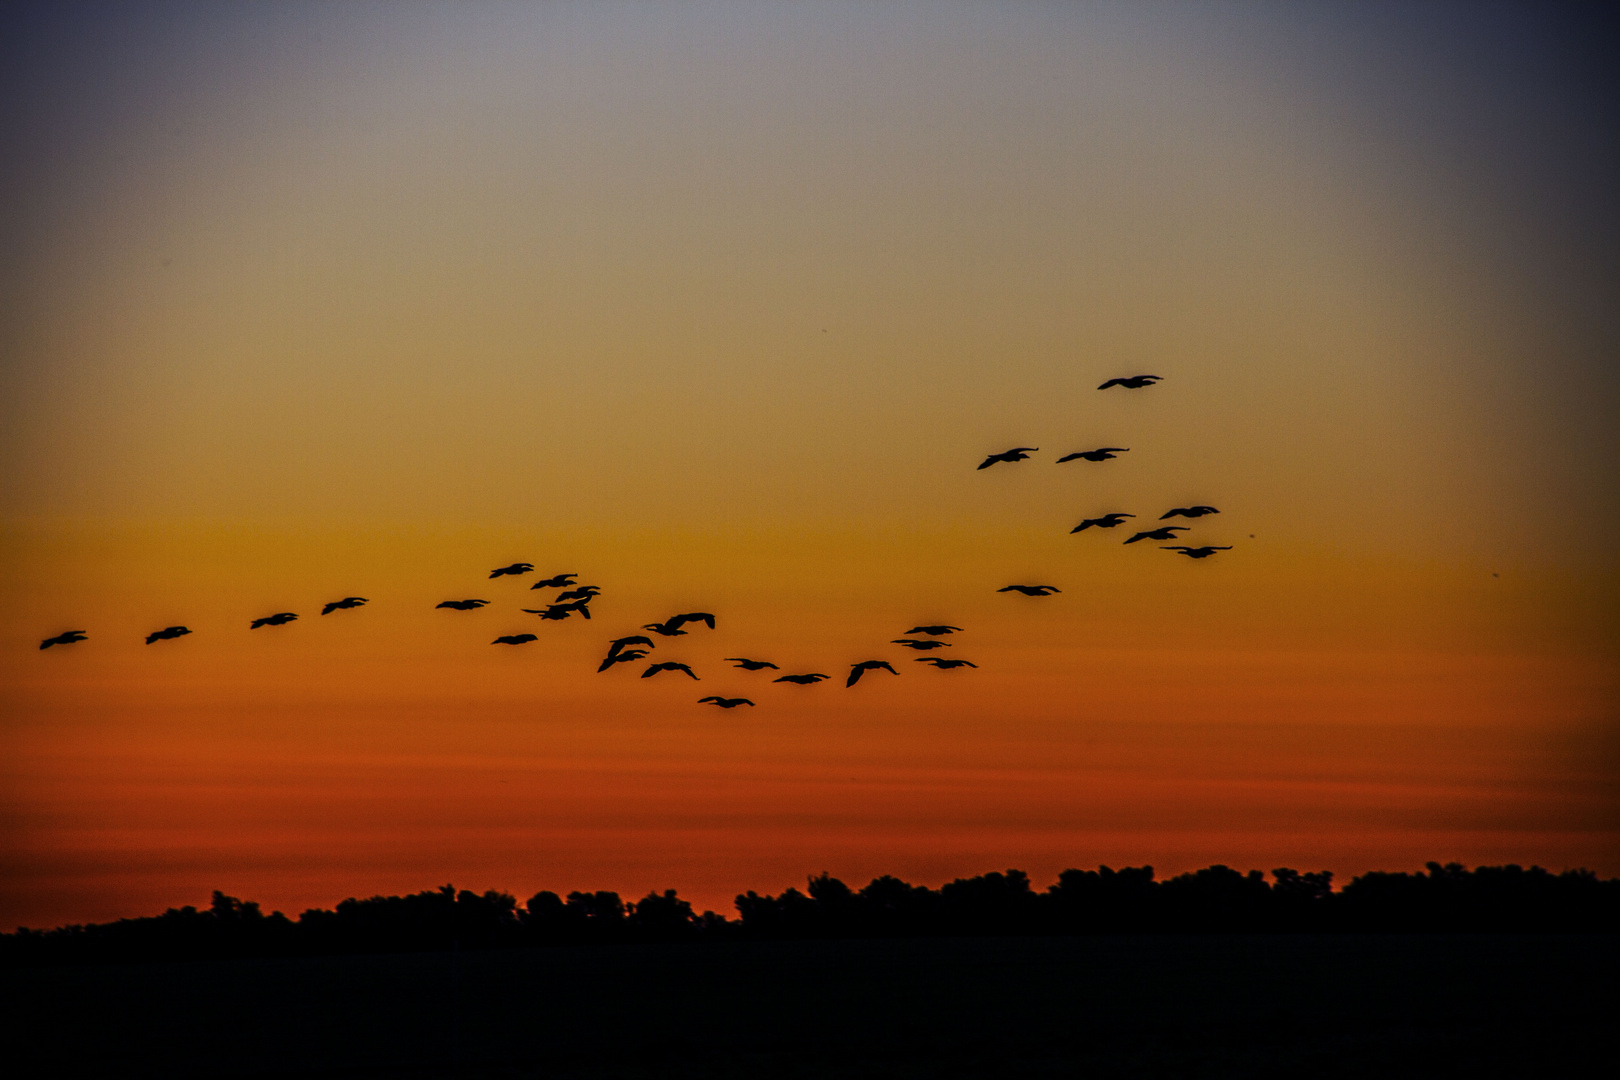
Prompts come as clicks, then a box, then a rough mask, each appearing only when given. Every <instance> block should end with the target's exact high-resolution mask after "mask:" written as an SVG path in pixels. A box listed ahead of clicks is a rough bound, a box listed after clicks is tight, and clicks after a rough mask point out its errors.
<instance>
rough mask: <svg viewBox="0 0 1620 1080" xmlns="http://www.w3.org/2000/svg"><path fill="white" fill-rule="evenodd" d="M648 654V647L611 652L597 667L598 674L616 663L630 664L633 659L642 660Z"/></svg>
mask: <svg viewBox="0 0 1620 1080" xmlns="http://www.w3.org/2000/svg"><path fill="white" fill-rule="evenodd" d="M646 655H647V650H646V649H626V650H624V651H623V652H610V653H608V654H607V658H606V659H604V660H603V661H602V663H601V665H600V666H599V667H598V668H597V669H596V672H597V674H598V675H600V674H601V673H602V672H604V671H606V670H607V669H608V668H610V667H612V666H613V665H614V664H628V663H630V662H631V661H632V660H640V659H641V658H642V657H643V656H646Z"/></svg>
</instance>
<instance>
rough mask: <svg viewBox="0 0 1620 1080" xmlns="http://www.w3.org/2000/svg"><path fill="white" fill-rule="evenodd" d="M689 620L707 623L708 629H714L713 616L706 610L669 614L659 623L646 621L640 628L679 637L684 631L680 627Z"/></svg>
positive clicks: (665, 635) (666, 635)
mask: <svg viewBox="0 0 1620 1080" xmlns="http://www.w3.org/2000/svg"><path fill="white" fill-rule="evenodd" d="M689 622H701V623H708V625H709V629H710V630H713V629H714V616H713V615H710V614H709V613H708V612H707V611H689V612H687V613H686V614H685V615H671V616H670V617H669V618H667V619H665V620H664V621H663V622H661V623H648V624H647V625H646V626H643V627H642V629H643V630H651V631H652V632H653V633H655V634H660V635H662V636H664V637H679V636H680V635H682V634H684V633H686V631H685V630H682V629H681V627H683V626H685V625H686V624H687V623H689Z"/></svg>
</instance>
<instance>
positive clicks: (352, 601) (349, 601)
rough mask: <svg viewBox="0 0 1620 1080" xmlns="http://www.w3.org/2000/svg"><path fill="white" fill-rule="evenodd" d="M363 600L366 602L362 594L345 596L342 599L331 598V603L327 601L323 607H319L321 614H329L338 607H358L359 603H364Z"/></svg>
mask: <svg viewBox="0 0 1620 1080" xmlns="http://www.w3.org/2000/svg"><path fill="white" fill-rule="evenodd" d="M365 602H366V598H365V597H363V596H345V597H344V598H343V599H341V600H333V601H332V602H331V603H329V604H327V605H326V606H325V607H323V608H321V614H322V615H330V614H332V612H334V611H337V610H338V609H339V608H354V607H359V606H360V605H361V604H364V603H365Z"/></svg>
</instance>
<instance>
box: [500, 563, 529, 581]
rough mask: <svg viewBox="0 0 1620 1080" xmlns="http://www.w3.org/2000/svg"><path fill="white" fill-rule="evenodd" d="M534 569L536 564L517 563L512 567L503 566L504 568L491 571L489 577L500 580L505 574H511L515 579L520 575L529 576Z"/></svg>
mask: <svg viewBox="0 0 1620 1080" xmlns="http://www.w3.org/2000/svg"><path fill="white" fill-rule="evenodd" d="M533 569H534V564H533V563H526V562H515V563H513V564H512V565H511V566H502V567H500V568H498V569H495V570H491V571H490V572H489V576H490V577H492V578H498V577H501V576H502V575H504V574H511V575H512V576H513V577H516V576H517V575H519V574H527V573H528V572H529V571H530V570H533Z"/></svg>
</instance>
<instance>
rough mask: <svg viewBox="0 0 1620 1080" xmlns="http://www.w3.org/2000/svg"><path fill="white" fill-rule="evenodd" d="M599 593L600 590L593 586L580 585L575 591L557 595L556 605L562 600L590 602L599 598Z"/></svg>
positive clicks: (571, 590)
mask: <svg viewBox="0 0 1620 1080" xmlns="http://www.w3.org/2000/svg"><path fill="white" fill-rule="evenodd" d="M601 593H602V590H601V589H598V588H597V587H596V586H595V585H581V586H580V587H579V588H577V589H569V590H568V591H567V592H560V593H558V594H557V603H559V604H560V603H562V602H563V601H564V600H591V599H594V598H595V597H597V596H600V595H601Z"/></svg>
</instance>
